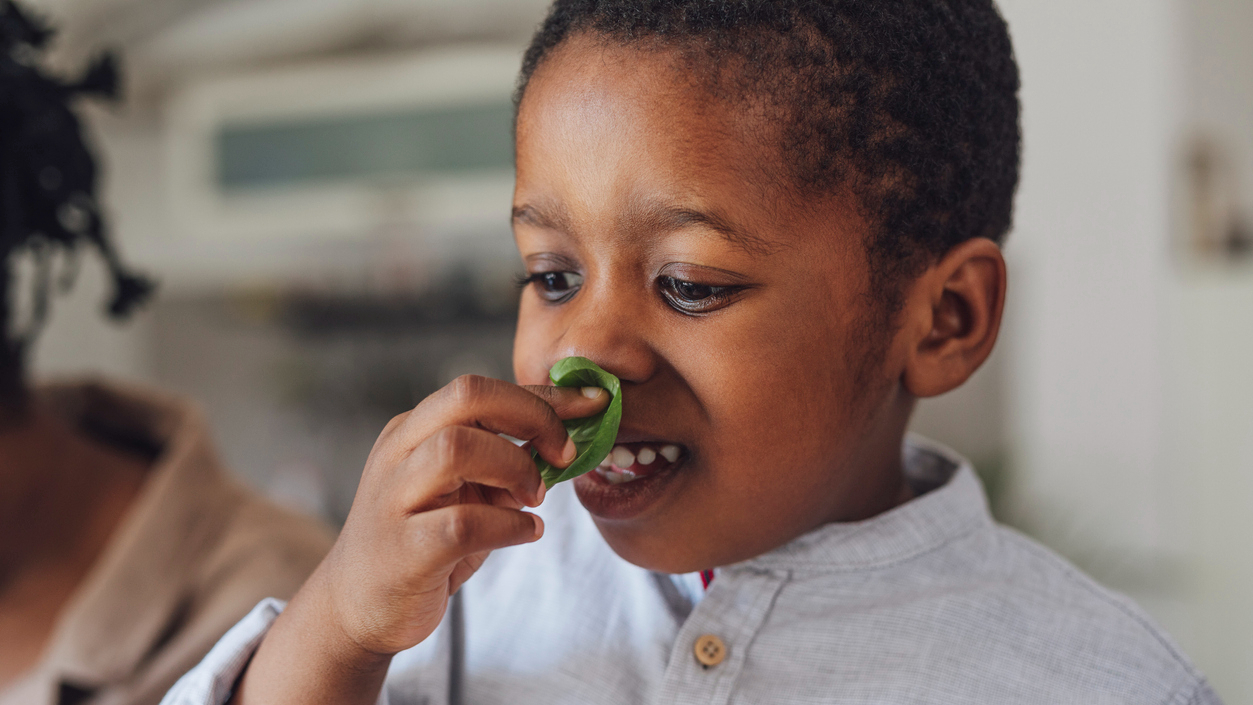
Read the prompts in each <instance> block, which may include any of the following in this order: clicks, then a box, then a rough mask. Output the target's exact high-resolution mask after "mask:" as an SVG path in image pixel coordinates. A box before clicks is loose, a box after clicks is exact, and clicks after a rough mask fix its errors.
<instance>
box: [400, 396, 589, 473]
mask: <svg viewBox="0 0 1253 705" xmlns="http://www.w3.org/2000/svg"><path fill="white" fill-rule="evenodd" d="M453 425H458V426H474V427H477V428H481V429H484V430H487V431H491V432H492V433H504V434H508V435H510V436H513V437H514V438H518V439H521V440H523V441H529V442H530V443H531V446H532V447H533V448H535V449H536V450H537V451H538V452H539V454H540V456H541V457H543V458H544V460H547V461H548V462H549V463H552V464H553V465H554V466H556V467H559V468H564V467H566V466H568V465H569V464H570V462H571V461H573V460H574V456H575V454H576V449H575V447H574V442H573V441H571V440H570V435H569V434H568V433H566V429H565V426H563V425H562V424H561V419H560V418H559V417H558V416H557V413H556V412H555V411H554V410H553V408H552V406H550V405H549V404H548V403H547V402H546V401H544V400H543V399H541V398H540V397H538V396H536V395H535V394H533V393H531V392H529V391H527V390H525V389H523V388H522V387H519V386H518V385H516V384H510V383H509V382H503V381H501V380H498V379H491V378H489V377H478V376H476V375H464V376H461V377H458V378H457V379H455V380H453V381H452V382H451V383H450V384H448V385H447V386H445V387H444V388H443V389H441V390H439V391H438V392H436V393H434V394H432V395H431V396H429V397H427V398H426V399H425V400H424V401H423V402H422V403H421V404H419V405H418V407H417V408H416V409H414V410H413V412H411V413H410V414H409V416H408V418H406V419H405V421H404V423H402V424H400V425H399V426H397V427H396V428H395V429H394V430H393V432H392V434H391V437H390V438H388V439H387V440H386V441H385V443H386V444H388V446H389V451H388V452H389V453H390V454H391V456H392V460H391V462H392V463H396V462H399V460H400V458H401V457H403V456H404V455H407V454H408V453H409V452H410V451H412V450H413V449H414V448H415V447H416V446H417V445H418V444H419V443H421V442H422V441H423V440H424V439H425V438H427V437H428V436H431V435H432V434H434V433H435V431H437V430H438V429H439V428H442V427H444V426H453Z"/></svg>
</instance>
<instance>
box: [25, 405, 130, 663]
mask: <svg viewBox="0 0 1253 705" xmlns="http://www.w3.org/2000/svg"><path fill="white" fill-rule="evenodd" d="M146 470H147V468H146V467H145V464H144V463H143V462H142V461H139V460H137V459H134V458H131V457H129V456H127V455H124V454H121V453H118V452H116V451H113V450H111V449H109V448H108V447H105V446H102V445H99V444H98V443H96V442H94V441H91V440H89V439H87V438H86V437H84V436H82V435H81V434H79V433H78V432H76V431H75V429H74V428H73V427H71V426H70V425H69V424H67V423H65V422H64V421H61V420H60V419H57V418H55V417H53V416H51V415H50V414H47V413H46V412H43V411H42V410H40V409H38V408H33V409H32V410H31V412H30V413H29V414H28V415H26V416H25V417H24V418H22V419H21V420H20V421H18V422H17V423H15V424H13V425H9V426H7V427H4V428H2V429H0V631H2V632H4V633H5V634H6V638H5V639H4V640H3V642H4V643H3V644H0V664H2V665H0V685H3V684H4V683H5V682H6V681H8V680H10V679H12V678H15V677H16V676H18V675H19V674H21V673H22V672H23V671H25V670H26V669H27V668H29V667H30V666H33V665H34V663H35V662H36V661H37V659H38V657H39V654H40V652H41V651H42V649H43V647H44V645H45V643H46V641H47V638H48V636H49V635H50V634H51V631H52V629H53V627H54V626H55V623H56V619H57V617H58V616H59V615H60V613H61V610H62V609H63V608H64V606H65V604H66V603H67V602H68V601H69V599H70V597H71V596H72V595H73V593H74V590H75V589H76V588H77V587H78V585H79V584H81V582H82V580H83V579H84V578H85V577H86V576H87V574H88V573H89V572H90V570H91V567H92V566H93V565H94V563H95V562H96V560H97V559H98V558H99V557H100V554H101V553H103V551H104V548H105V547H106V546H107V545H108V541H109V538H110V537H111V536H112V534H113V532H114V530H115V529H116V528H117V526H118V524H120V523H121V521H122V519H123V518H124V517H125V514H126V511H127V509H129V507H130V505H131V504H132V502H133V500H134V498H135V496H136V495H138V493H139V490H140V488H141V487H142V484H143V481H144V476H145V474H146Z"/></svg>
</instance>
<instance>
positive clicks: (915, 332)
mask: <svg viewBox="0 0 1253 705" xmlns="http://www.w3.org/2000/svg"><path fill="white" fill-rule="evenodd" d="M1005 285H1006V281H1005V259H1004V258H1003V257H1002V256H1001V248H1000V247H998V246H997V244H996V243H994V242H992V241H991V240H987V239H984V238H974V239H971V240H967V241H966V242H963V243H961V244H960V245H958V246H957V247H954V248H953V249H952V250H949V252H948V253H947V254H945V255H944V257H943V258H941V259H940V261H939V262H936V263H935V264H933V265H932V266H930V267H928V268H927V270H926V272H924V273H923V274H922V276H920V277H918V278H917V279H916V280H915V281H914V284H913V286H912V287H911V288H910V290H909V293H908V297H907V298H906V302H905V310H904V311H902V314H903V317H904V320H903V321H902V323H903V325H902V326H901V331H902V332H905V333H906V334H907V335H908V336H909V339H908V340H907V341H905V342H906V343H907V344H908V346H909V347H908V350H907V351H906V355H907V357H906V361H905V370H904V374H903V375H902V380H901V381H902V383H903V384H904V385H905V388H906V389H907V390H908V391H909V392H910V393H911V394H913V395H914V396H916V397H933V396H936V395H939V394H943V393H945V392H947V391H949V390H951V389H955V388H957V387H958V386H960V385H961V384H962V383H963V382H965V381H966V379H967V378H969V377H970V375H972V374H973V373H974V371H975V370H977V369H979V366H980V365H982V364H983V361H984V360H986V359H987V357H988V355H989V354H990V353H991V352H992V346H993V345H994V344H995V343H996V335H997V333H998V332H999V331H1000V328H1001V312H1002V311H1003V309H1004V307H1005Z"/></svg>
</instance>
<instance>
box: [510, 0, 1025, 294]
mask: <svg viewBox="0 0 1253 705" xmlns="http://www.w3.org/2000/svg"><path fill="white" fill-rule="evenodd" d="M579 34H592V35H595V36H597V37H599V38H603V39H605V40H607V41H613V42H616V43H618V44H620V45H624V46H632V47H640V48H661V49H675V50H678V51H679V52H680V53H682V54H683V55H684V56H685V57H686V59H687V60H688V65H691V66H692V67H693V68H695V69H697V70H698V71H699V72H700V73H701V74H703V78H704V79H705V80H706V85H707V86H709V87H710V88H711V89H713V90H715V91H716V94H718V95H723V94H726V93H727V92H728V91H735V92H736V95H738V96H739V97H740V98H745V97H747V98H750V99H753V100H757V101H761V104H763V105H766V106H767V107H768V108H769V109H770V110H772V118H773V119H775V120H777V123H778V127H779V130H778V141H779V142H780V145H779V146H780V148H781V152H782V157H783V159H782V164H784V165H787V168H788V169H789V170H790V172H791V173H790V176H791V177H792V181H793V183H794V185H795V186H797V187H799V189H800V192H801V193H802V194H803V195H808V194H822V193H830V192H832V191H833V190H836V189H841V188H846V189H848V191H849V192H851V193H852V194H853V195H855V196H856V199H857V201H858V203H859V205H860V208H861V210H862V213H863V215H864V217H865V219H866V221H867V222H868V223H869V224H870V230H871V232H869V233H868V234H867V242H866V245H867V249H868V252H869V255H870V263H871V276H872V292H873V293H874V294H875V295H877V296H879V297H880V298H881V299H882V300H883V301H884V302H885V303H887V304H888V305H889V307H890V308H892V309H895V308H896V307H897V306H898V305H899V296H900V286H899V285H895V284H898V283H899V282H901V281H902V277H904V276H908V275H909V274H911V273H915V274H916V273H917V272H918V271H920V269H919V268H920V267H921V266H923V265H924V264H925V263H926V262H929V261H932V260H934V258H936V257H938V256H940V255H942V254H943V253H945V252H947V251H948V250H949V249H950V248H952V247H953V246H955V245H957V244H959V243H961V242H964V241H966V240H968V239H970V238H977V237H983V238H988V239H990V240H993V241H995V242H997V243H1001V242H1002V241H1003V240H1004V238H1005V235H1006V233H1007V231H1008V230H1009V228H1010V224H1011V221H1012V218H1013V200H1014V191H1015V189H1016V187H1017V184H1018V169H1019V161H1020V159H1019V157H1020V150H1021V130H1020V128H1019V105H1018V86H1019V80H1018V66H1017V64H1016V63H1015V60H1014V53H1013V46H1012V44H1011V42H1010V38H1009V31H1008V29H1007V27H1006V25H1005V21H1004V20H1003V19H1002V17H1001V16H1000V14H999V12H998V11H997V9H996V7H995V5H994V4H993V2H992V0H642V1H641V0H556V2H554V3H553V4H552V6H551V8H550V9H549V12H548V16H547V18H546V19H545V20H544V21H543V23H542V24H541V25H540V27H539V29H538V30H537V31H536V33H535V36H534V38H533V39H532V40H531V45H530V47H529V48H528V49H527V51H526V54H525V56H524V58H523V62H522V71H521V75H520V77H519V79H518V87H517V91H516V93H515V96H514V102H515V107H516V106H518V105H520V104H521V100H522V96H523V94H524V92H525V90H526V86H527V83H528V82H529V81H530V79H531V76H532V75H533V74H534V73H535V71H536V69H537V68H538V67H539V66H540V64H541V63H542V62H543V60H544V58H545V57H546V56H548V55H549V54H550V53H551V52H552V51H553V50H554V49H555V48H556V47H558V46H559V45H561V43H562V42H564V41H565V40H566V39H567V38H569V37H571V36H574V35H579Z"/></svg>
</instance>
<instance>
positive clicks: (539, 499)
mask: <svg viewBox="0 0 1253 705" xmlns="http://www.w3.org/2000/svg"><path fill="white" fill-rule="evenodd" d="M546 494H548V484H547V483H545V482H544V480H543V479H542V478H541V479H540V481H539V489H538V490H536V491H535V506H537V507H538V506H539V505H541V504H543V503H544V495H546Z"/></svg>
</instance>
